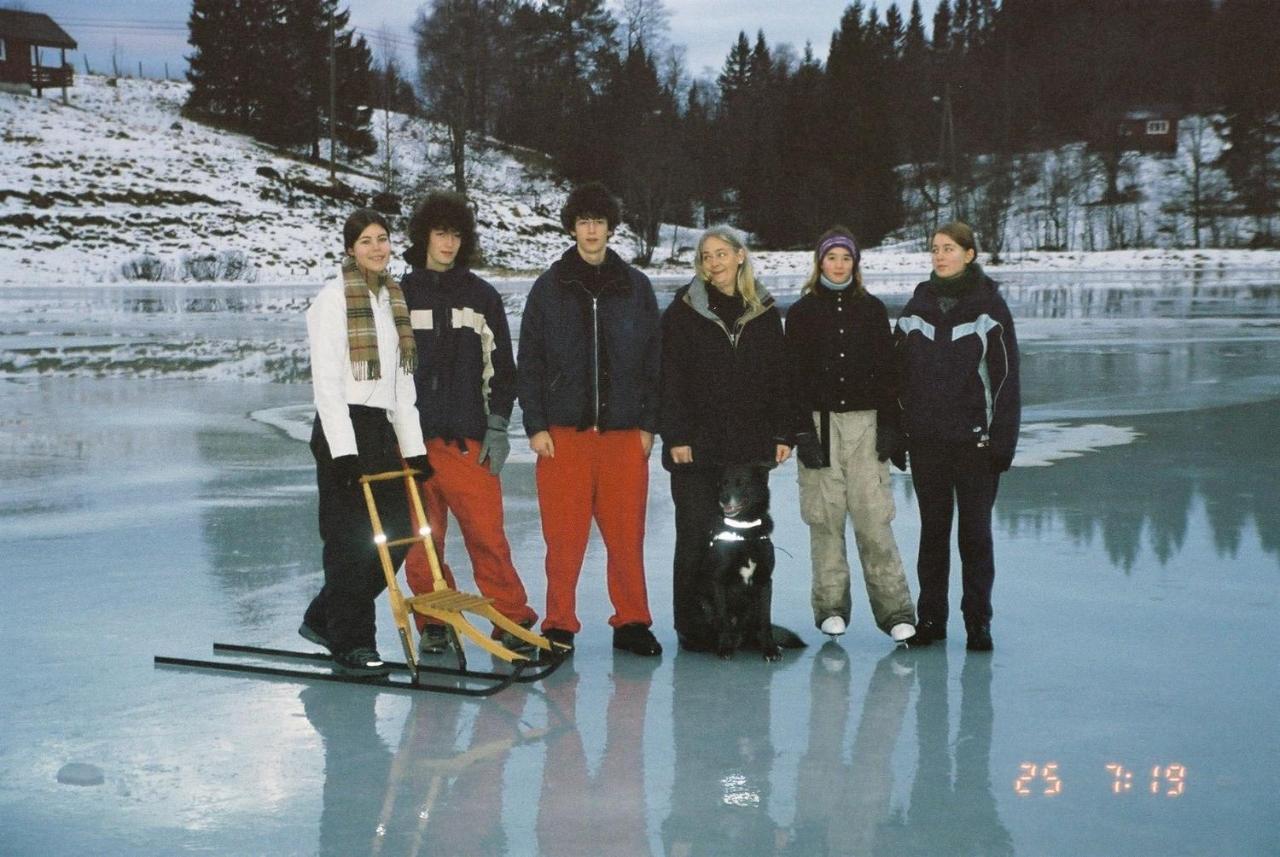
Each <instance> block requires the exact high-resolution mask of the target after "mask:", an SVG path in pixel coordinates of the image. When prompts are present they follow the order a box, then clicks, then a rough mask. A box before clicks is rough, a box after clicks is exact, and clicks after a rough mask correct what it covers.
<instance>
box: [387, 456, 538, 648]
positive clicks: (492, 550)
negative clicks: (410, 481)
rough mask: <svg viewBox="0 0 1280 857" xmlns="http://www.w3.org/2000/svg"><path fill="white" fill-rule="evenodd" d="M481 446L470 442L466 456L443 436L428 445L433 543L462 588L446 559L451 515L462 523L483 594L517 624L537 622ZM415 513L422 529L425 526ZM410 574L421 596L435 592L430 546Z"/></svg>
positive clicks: (425, 495) (414, 554) (414, 556)
mask: <svg viewBox="0 0 1280 857" xmlns="http://www.w3.org/2000/svg"><path fill="white" fill-rule="evenodd" d="M479 455H480V444H479V442H477V441H474V440H468V441H467V451H466V453H463V451H462V450H461V449H459V448H458V445H457V444H456V443H447V442H445V441H443V440H440V439H439V438H432V439H430V440H428V441H427V456H428V457H429V458H430V460H431V468H432V469H433V470H434V471H435V475H433V476H432V477H431V478H430V479H428V480H427V481H426V482H425V483H423V486H422V505H423V506H424V507H425V509H426V513H427V523H428V524H429V525H430V527H431V541H432V543H433V544H434V545H435V548H436V556H437V557H439V559H440V571H441V573H442V574H443V575H444V579H445V581H446V582H447V583H448V584H449V586H450V587H452V588H454V589H457V583H456V582H455V581H454V577H453V569H451V568H449V564H448V563H447V562H445V561H444V536H445V531H446V528H447V527H448V523H449V512H453V516H454V517H455V518H457V519H458V526H459V527H460V528H461V529H462V541H463V543H464V544H465V545H466V546H467V554H468V555H469V556H470V557H471V568H472V570H473V571H474V572H475V577H476V586H477V587H479V589H480V594H481V595H483V596H484V597H486V598H492V599H493V606H494V607H496V608H498V612H499V613H501V614H502V615H503V616H506V617H507V618H508V619H510V620H512V621H513V622H529V623H532V622H534V621H535V620H537V618H538V614H537V613H535V612H534V611H533V608H532V607H530V606H529V596H528V595H526V594H525V591H524V584H523V583H521V582H520V575H518V574H516V569H515V566H514V565H512V563H511V546H510V545H509V544H508V543H507V535H506V533H505V532H504V530H503V524H502V483H501V482H500V481H499V480H498V477H496V476H494V475H493V474H492V473H491V472H489V467H488V465H482V464H478V463H477V462H476V459H477V458H478V457H479ZM410 511H411V513H412V515H413V519H414V520H413V526H414V529H415V530H416V529H417V528H418V527H419V526H420V523H419V522H418V519H417V517H418V516H417V513H416V512H415V511H413V510H410ZM404 576H405V579H406V580H408V582H409V588H410V589H412V590H413V591H414V593H415V594H422V593H425V592H431V591H432V590H433V589H434V588H435V584H434V581H433V579H432V576H431V566H430V564H429V562H428V560H427V551H426V548H425V547H423V546H422V545H421V544H415V545H413V546H412V547H411V548H410V549H409V554H408V556H406V557H405V561H404ZM417 621H418V630H419V631H421V630H422V628H423V627H424V626H425V625H426V624H427V620H426V617H425V616H418V617H417Z"/></svg>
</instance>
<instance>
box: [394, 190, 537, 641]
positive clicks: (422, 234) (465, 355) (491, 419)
mask: <svg viewBox="0 0 1280 857" xmlns="http://www.w3.org/2000/svg"><path fill="white" fill-rule="evenodd" d="M409 235H410V238H411V240H412V241H413V244H412V246H410V248H409V249H408V250H407V251H406V252H405V254H404V256H405V260H406V261H407V262H409V264H410V265H412V266H413V272H412V273H410V274H409V275H408V276H406V277H405V278H404V280H403V285H402V288H403V290H404V295H405V303H406V304H407V305H408V307H409V321H410V323H411V325H412V327H413V334H414V339H415V341H416V343H417V347H418V368H417V371H415V372H414V384H415V386H416V388H417V393H418V413H419V415H420V417H421V420H422V434H423V437H424V438H425V439H426V443H427V450H428V455H429V456H430V458H431V465H432V468H433V469H434V471H435V473H434V475H433V476H432V477H431V478H430V479H428V480H427V481H426V482H424V483H423V491H422V497H423V504H424V506H425V510H426V513H427V523H428V524H429V525H430V527H431V540H432V542H433V543H434V545H435V549H436V554H437V555H438V556H439V557H440V562H441V571H442V572H443V574H444V578H445V580H446V581H448V583H449V585H450V586H451V587H455V588H456V584H455V583H454V578H453V571H452V570H451V569H450V568H449V566H448V564H446V563H445V562H444V537H445V528H446V526H447V524H448V514H449V512H452V513H453V516H454V517H455V518H456V519H457V521H458V526H459V527H460V528H461V529H462V540H463V542H464V543H465V544H466V547H467V553H468V554H469V555H470V557H471V565H472V568H473V569H474V571H475V578H476V586H477V587H478V588H479V589H480V593H481V594H482V595H484V596H485V597H487V598H492V599H493V602H494V606H495V607H496V608H497V609H498V612H500V613H502V615H504V616H506V617H507V618H508V619H511V620H512V621H513V622H518V623H520V624H523V625H525V626H526V627H532V625H533V623H534V622H535V621H536V620H537V618H538V615H537V614H536V613H535V612H534V611H533V608H531V607H530V606H529V602H528V597H527V596H526V594H525V589H524V585H523V584H522V583H521V582H520V576H519V575H518V574H517V573H516V570H515V567H514V566H513V565H512V563H511V547H510V546H509V545H508V543H507V536H506V533H505V532H504V530H503V518H502V483H501V482H500V481H499V479H498V474H499V472H500V471H501V470H502V465H503V463H504V462H505V461H506V459H507V455H508V454H509V452H510V444H509V442H508V440H507V422H508V420H510V418H511V408H512V404H513V403H514V400H515V386H516V368H515V360H514V359H513V357H512V353H511V333H510V330H509V329H508V327H507V316H506V311H505V309H504V308H503V305H502V299H501V297H499V295H498V292H497V290H495V289H494V288H493V286H491V285H489V284H488V283H486V282H485V281H484V280H482V279H480V278H479V277H478V276H476V275H475V274H474V273H472V272H471V270H470V267H469V265H470V262H471V259H472V257H473V255H474V253H475V249H476V224H475V217H474V216H473V215H472V213H471V209H470V207H469V206H468V205H467V202H466V200H465V199H464V198H463V197H461V196H459V195H457V194H452V193H433V194H431V195H429V196H428V197H427V198H426V200H425V201H424V202H423V203H422V205H421V206H419V208H418V210H417V212H415V213H414V215H413V219H412V220H411V221H410V224H409ZM414 526H415V527H416V526H419V523H418V522H417V521H415V522H414ZM405 577H406V578H407V579H408V582H409V587H410V588H411V589H412V590H413V591H414V592H415V593H424V592H430V591H431V590H432V589H433V580H432V575H431V568H430V566H429V565H428V561H427V556H426V550H425V549H424V548H423V546H422V545H421V544H417V545H414V546H413V548H412V549H411V550H410V551H409V554H408V556H407V557H406V559H405ZM418 629H419V631H421V632H422V637H421V641H420V644H419V648H420V650H421V651H422V653H423V654H439V653H441V652H443V651H445V649H446V648H447V647H448V636H447V633H446V629H445V627H444V626H443V625H439V624H435V623H428V622H427V620H426V618H425V617H423V616H419V617H418ZM494 636H495V638H497V639H501V640H502V641H503V643H504V645H506V646H507V647H508V648H511V649H513V650H528V646H527V644H526V643H524V642H523V641H519V640H516V639H515V638H514V637H509V635H507V636H504V635H500V634H498V633H497V632H496V631H495V635H494Z"/></svg>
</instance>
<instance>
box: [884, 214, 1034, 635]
mask: <svg viewBox="0 0 1280 857" xmlns="http://www.w3.org/2000/svg"><path fill="white" fill-rule="evenodd" d="M931 252H932V254H933V274H932V276H931V277H930V278H929V279H928V280H926V281H925V282H923V283H920V284H919V285H918V286H916V291H915V295H914V296H912V298H911V300H910V301H909V302H908V303H907V306H906V308H905V309H904V310H903V311H902V317H901V318H899V319H898V325H897V331H896V333H895V336H894V343H895V349H896V355H897V362H898V369H899V371H900V372H901V383H902V392H901V396H900V401H901V403H902V407H903V417H904V425H905V428H906V432H907V436H908V450H909V452H910V455H911V481H912V483H913V484H914V486H915V492H916V499H917V502H918V503H919V506H920V556H919V561H918V565H917V570H918V573H919V576H920V600H919V604H918V608H919V615H920V624H919V625H918V626H917V635H918V636H920V637H922V638H924V639H928V640H943V639H946V636H947V613H948V607H947V581H948V577H949V575H950V564H951V547H950V540H951V520H952V517H953V515H954V512H955V509H956V507H957V506H959V510H960V531H959V542H960V562H961V566H962V579H963V584H964V595H963V598H962V599H961V601H960V610H961V612H962V613H963V614H964V623H965V629H966V630H967V632H968V648H969V649H970V650H974V651H989V650H990V649H991V648H992V642H991V585H992V582H993V580H994V579H995V558H994V554H993V551H992V544H991V509H992V506H993V504H994V503H995V499H996V489H997V487H998V485H999V482H1000V474H1001V473H1003V472H1005V471H1006V470H1008V469H1009V466H1010V464H1011V463H1012V461H1013V454H1014V450H1015V449H1016V447H1017V443H1018V428H1019V424H1020V422H1021V417H1022V404H1021V396H1020V391H1019V383H1018V340H1017V336H1016V335H1015V334H1014V329H1013V317H1012V316H1011V315H1010V314H1009V307H1008V305H1007V304H1005V301H1004V298H1002V297H1001V296H1000V292H999V288H998V287H997V286H996V284H995V283H994V282H993V281H992V280H991V278H990V277H988V276H987V275H986V274H985V273H983V271H982V268H981V267H980V266H979V265H978V263H977V262H976V261H975V258H976V256H977V243H976V241H975V240H974V237H973V230H972V229H970V228H969V227H968V226H967V225H965V224H963V223H958V222H957V223H948V224H946V225H945V226H942V227H940V228H939V229H938V231H937V232H936V233H935V234H934V236H933V241H932V244H931Z"/></svg>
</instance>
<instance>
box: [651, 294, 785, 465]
mask: <svg viewBox="0 0 1280 857" xmlns="http://www.w3.org/2000/svg"><path fill="white" fill-rule="evenodd" d="M756 285H757V289H758V290H759V294H760V298H761V301H762V302H763V304H764V306H763V308H762V309H759V310H754V311H753V310H750V309H748V310H747V311H746V312H745V313H744V314H743V315H742V316H741V317H740V318H739V319H738V320H737V322H736V323H735V324H734V325H733V326H732V328H730V327H729V326H727V325H725V323H724V322H722V321H721V320H720V319H719V318H718V317H717V316H716V315H715V313H713V312H712V311H711V309H710V307H709V305H708V303H709V302H708V300H707V290H706V285H705V284H704V283H703V281H702V280H701V279H698V278H694V280H693V281H692V282H690V283H688V284H687V285H685V286H682V287H681V288H680V290H679V291H677V292H676V294H675V298H674V299H673V300H672V302H671V305H670V306H669V307H667V309H666V311H665V312H664V313H663V315H662V428H661V433H662V447H663V449H662V464H663V466H664V467H666V468H667V469H668V470H671V469H673V468H686V467H687V468H691V469H705V468H712V467H720V466H723V465H726V464H737V463H743V462H751V461H767V462H772V461H773V460H774V454H775V447H776V445H777V444H780V443H785V444H787V445H791V444H793V443H794V437H793V435H792V432H791V422H792V411H791V404H790V395H789V391H788V383H787V378H788V372H787V355H786V343H785V340H784V339H783V335H782V316H781V315H779V313H778V309H777V307H776V306H775V305H774V300H773V297H772V296H771V295H769V293H768V292H767V291H766V290H765V289H764V287H763V286H762V285H760V284H759V283H757V284H756ZM677 446H688V447H691V448H692V451H693V463H692V464H689V465H683V464H674V463H673V462H672V460H671V449H672V448H673V447H677Z"/></svg>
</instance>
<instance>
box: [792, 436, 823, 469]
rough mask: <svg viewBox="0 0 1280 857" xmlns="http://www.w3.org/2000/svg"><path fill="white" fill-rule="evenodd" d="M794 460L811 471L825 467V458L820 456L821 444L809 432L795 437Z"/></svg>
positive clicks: (816, 437)
mask: <svg viewBox="0 0 1280 857" xmlns="http://www.w3.org/2000/svg"><path fill="white" fill-rule="evenodd" d="M796 458H798V459H800V463H801V464H803V465H804V466H805V467H808V468H809V469H811V470H816V469H818V468H822V467H826V466H827V462H826V461H825V460H824V459H825V458H826V456H824V455H823V454H822V443H821V442H820V441H819V440H818V436H817V435H816V434H814V433H813V432H811V431H802V432H800V433H798V434H797V435H796Z"/></svg>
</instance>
